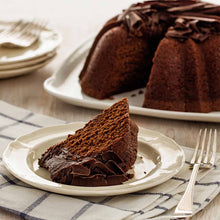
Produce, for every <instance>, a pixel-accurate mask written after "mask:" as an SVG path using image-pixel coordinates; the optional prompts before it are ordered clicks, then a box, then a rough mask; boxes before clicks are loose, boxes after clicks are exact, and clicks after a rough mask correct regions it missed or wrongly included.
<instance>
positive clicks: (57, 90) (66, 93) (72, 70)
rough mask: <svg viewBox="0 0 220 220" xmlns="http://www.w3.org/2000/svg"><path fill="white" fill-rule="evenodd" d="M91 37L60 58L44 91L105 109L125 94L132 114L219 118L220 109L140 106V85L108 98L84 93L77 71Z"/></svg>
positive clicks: (205, 118) (161, 116) (202, 119)
mask: <svg viewBox="0 0 220 220" xmlns="http://www.w3.org/2000/svg"><path fill="white" fill-rule="evenodd" d="M93 39H94V38H91V37H90V38H89V39H88V40H87V41H85V42H83V43H82V44H80V46H79V47H78V48H77V49H75V50H74V51H73V53H72V54H71V55H70V56H69V57H68V58H67V59H66V60H65V61H64V62H63V64H62V66H61V67H60V69H59V70H58V71H57V72H56V73H55V74H54V75H53V76H52V77H50V78H48V79H47V80H46V81H45V82H44V88H45V90H46V91H47V92H48V93H50V94H51V95H53V96H55V97H57V98H59V99H61V100H63V101H64V102H67V103H70V104H73V105H78V106H82V107H86V108H93V109H105V108H107V107H109V106H111V105H112V104H113V103H115V102H116V101H118V100H120V99H121V98H123V97H127V98H128V100H129V105H130V113H133V114H138V115H145V116H153V117H159V118H168V119H179V120H190V121H206V122H220V112H210V113H195V112H177V111H164V110H157V109H150V108H143V107H142V104H143V100H144V93H143V92H144V88H143V89H137V90H133V91H130V92H125V93H121V94H118V95H114V96H113V99H112V100H110V99H105V100H98V99H95V98H92V97H89V96H87V95H86V94H84V93H83V92H82V90H81V87H80V83H79V73H80V71H81V69H82V67H83V65H84V62H85V59H86V56H87V54H88V51H89V49H90V47H91V45H92V42H93ZM140 90H141V91H142V92H141V94H139V93H140Z"/></svg>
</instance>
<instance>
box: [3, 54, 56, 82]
mask: <svg viewBox="0 0 220 220" xmlns="http://www.w3.org/2000/svg"><path fill="white" fill-rule="evenodd" d="M54 57H55V54H54V55H53V56H52V57H50V58H49V59H47V60H43V61H42V62H39V63H37V64H33V65H31V66H26V67H22V68H17V69H9V70H0V79H4V78H9V77H14V76H19V75H23V74H27V73H30V72H33V71H35V70H37V69H39V68H42V67H44V66H45V65H47V64H48V63H49V62H50V61H52V60H53V58H54Z"/></svg>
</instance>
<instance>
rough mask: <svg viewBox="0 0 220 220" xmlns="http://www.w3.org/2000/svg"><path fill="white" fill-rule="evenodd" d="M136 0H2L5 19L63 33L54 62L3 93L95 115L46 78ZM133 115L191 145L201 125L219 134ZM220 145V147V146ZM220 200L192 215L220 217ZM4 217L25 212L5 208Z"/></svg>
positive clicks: (55, 112) (35, 105) (53, 112)
mask: <svg viewBox="0 0 220 220" xmlns="http://www.w3.org/2000/svg"><path fill="white" fill-rule="evenodd" d="M132 2H135V1H133V0H127V1H125V0H124V1H117V0H111V1H108V0H102V1H101V0H100V1H97V0H96V1H95V0H83V1H59V0H47V1H45V0H38V1H34V0H20V1H13V0H7V1H5V0H0V5H4V7H1V8H0V19H19V18H33V17H40V18H45V19H47V20H48V22H49V24H50V25H51V26H53V27H54V28H56V29H57V30H58V31H59V32H60V33H61V34H62V35H63V42H62V45H61V46H60V48H59V50H58V55H57V57H56V58H55V59H54V60H53V61H52V62H51V63H50V64H49V65H47V66H46V67H44V68H43V69H40V70H38V71H35V72H33V73H32V74H29V75H24V76H20V77H15V78H10V79H4V80H0V99H1V100H4V101H6V102H8V103H11V104H13V105H17V106H20V107H23V108H26V109H29V110H31V111H34V112H36V113H41V114H45V115H50V116H52V117H55V118H59V119H63V120H66V121H69V122H73V121H88V120H89V119H90V118H91V117H93V116H95V115H96V114H97V113H99V112H100V111H98V110H92V109H86V108H81V107H77V106H73V105H69V104H66V103H64V102H62V101H60V100H58V99H56V98H54V97H52V96H50V95H49V94H47V93H46V92H45V91H44V89H43V82H44V80H45V79H47V78H48V77H49V76H51V75H52V74H53V73H54V72H55V71H56V70H57V69H58V68H59V66H60V65H61V63H62V62H63V60H64V59H65V58H66V57H67V56H68V55H69V54H70V53H71V52H72V50H73V48H74V47H76V46H77V45H78V44H79V42H80V41H81V40H83V39H85V38H86V37H87V36H88V35H90V34H91V32H94V33H96V32H97V30H99V28H100V27H101V26H102V24H103V23H104V22H105V21H106V20H107V19H108V18H110V17H111V16H112V15H114V14H116V13H118V12H120V10H121V9H123V8H126V7H127V6H129V5H130V4H131V3H132ZM131 118H132V119H133V120H134V121H135V122H137V124H138V125H139V126H142V127H144V128H149V129H153V130H157V131H160V132H162V133H164V134H165V135H167V136H169V137H171V138H173V139H174V140H175V141H177V142H178V143H179V144H181V145H185V146H189V147H193V146H194V145H195V140H196V136H197V134H198V131H199V129H200V128H204V127H212V128H217V129H218V138H219V139H220V124H215V123H199V122H188V121H178V120H166V119H158V118H152V117H145V116H137V115H131ZM218 150H219V151H220V147H219V149H218ZM219 206H220V195H219V196H218V197H216V198H215V199H214V200H213V201H212V202H211V203H210V204H209V205H208V207H207V208H206V209H204V210H203V211H201V212H200V213H198V214H197V215H196V216H195V217H194V218H193V219H204V220H205V219H216V220H217V219H220V210H219ZM0 219H21V218H20V217H18V216H15V215H13V214H11V213H9V212H6V211H3V210H1V209H0Z"/></svg>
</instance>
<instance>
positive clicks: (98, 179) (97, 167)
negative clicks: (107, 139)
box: [39, 148, 131, 186]
mask: <svg viewBox="0 0 220 220" xmlns="http://www.w3.org/2000/svg"><path fill="white" fill-rule="evenodd" d="M122 162H123V161H122V160H121V159H120V157H119V156H118V155H116V154H115V153H114V152H112V151H107V152H105V153H104V154H102V155H101V156H99V158H91V157H86V158H81V159H78V160H76V157H73V156H72V155H70V154H69V153H68V151H67V150H66V149H65V148H63V149H60V151H59V153H58V154H57V151H56V148H52V149H51V150H50V151H47V152H46V153H45V154H44V155H43V156H42V157H41V158H40V160H39V164H40V166H42V167H44V168H46V169H48V171H49V172H50V173H51V179H52V180H53V181H56V182H59V183H66V184H73V185H85V186H101V185H116V184H119V183H121V182H123V181H126V180H128V179H129V178H130V177H131V176H130V175H129V174H126V172H125V171H124V170H123V169H122V168H121V167H120V166H119V165H118V164H121V163H122Z"/></svg>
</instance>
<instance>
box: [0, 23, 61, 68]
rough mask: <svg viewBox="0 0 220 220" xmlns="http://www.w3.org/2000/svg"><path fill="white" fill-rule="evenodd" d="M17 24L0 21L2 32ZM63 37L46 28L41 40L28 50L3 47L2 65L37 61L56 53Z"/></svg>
mask: <svg viewBox="0 0 220 220" xmlns="http://www.w3.org/2000/svg"><path fill="white" fill-rule="evenodd" d="M13 23H15V22H4V21H0V32H1V31H2V30H4V29H6V28H7V27H9V26H11V25H12V24H13ZM61 40H62V38H61V35H60V34H59V33H57V32H55V31H53V30H50V29H47V28H44V29H43V30H42V32H41V35H40V37H39V40H38V41H36V42H35V43H34V44H33V45H31V46H30V47H28V48H17V49H10V48H4V47H2V48H1V50H0V65H2V64H12V63H15V62H21V61H26V60H31V59H35V58H37V57H40V56H43V55H45V54H47V53H49V52H52V51H54V50H55V49H56V48H57V47H58V46H59V45H60V43H61Z"/></svg>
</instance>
